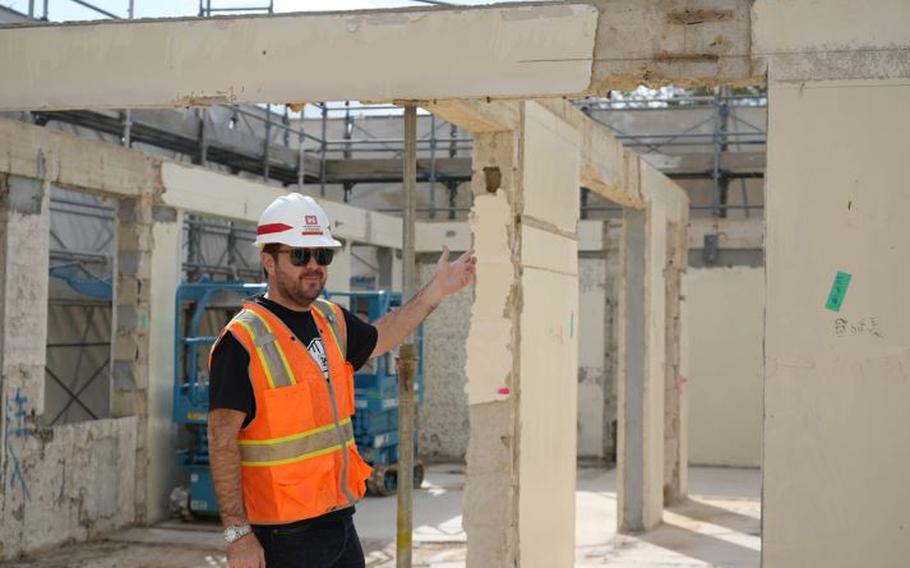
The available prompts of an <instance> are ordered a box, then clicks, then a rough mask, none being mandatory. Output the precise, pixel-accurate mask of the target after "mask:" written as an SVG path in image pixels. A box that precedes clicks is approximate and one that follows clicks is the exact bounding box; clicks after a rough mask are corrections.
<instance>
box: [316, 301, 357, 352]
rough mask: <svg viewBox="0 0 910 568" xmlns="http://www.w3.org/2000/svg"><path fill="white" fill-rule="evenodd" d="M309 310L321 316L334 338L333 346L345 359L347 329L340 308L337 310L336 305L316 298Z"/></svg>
mask: <svg viewBox="0 0 910 568" xmlns="http://www.w3.org/2000/svg"><path fill="white" fill-rule="evenodd" d="M310 308H311V309H314V310H315V311H316V313H317V314H319V315H320V316H322V319H324V320H325V321H326V323H328V324H329V330H330V331H331V332H332V335H333V336H334V338H335V344H336V345H338V348H339V349H341V356H342V357H347V352H348V334H347V328H346V327H345V322H344V314H343V313H342V312H341V308H339V307H338V305H337V304H333V303H332V302H329V301H328V300H324V299H322V298H316V299H315V300H314V301H313V303H312V304H310Z"/></svg>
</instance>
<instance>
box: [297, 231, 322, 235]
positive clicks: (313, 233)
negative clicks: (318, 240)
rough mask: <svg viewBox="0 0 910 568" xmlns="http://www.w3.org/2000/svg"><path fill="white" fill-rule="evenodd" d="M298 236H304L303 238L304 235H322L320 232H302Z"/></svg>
mask: <svg viewBox="0 0 910 568" xmlns="http://www.w3.org/2000/svg"><path fill="white" fill-rule="evenodd" d="M300 234H301V235H304V236H306V235H321V234H322V231H302V232H301V233H300Z"/></svg>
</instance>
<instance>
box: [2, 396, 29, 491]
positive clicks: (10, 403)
mask: <svg viewBox="0 0 910 568" xmlns="http://www.w3.org/2000/svg"><path fill="white" fill-rule="evenodd" d="M27 405H28V396H26V395H25V394H24V393H23V392H22V391H21V390H20V389H16V394H15V396H13V397H12V398H11V399H8V400H7V405H6V423H5V424H4V429H5V430H6V455H7V458H8V459H9V464H10V467H11V468H12V473H11V475H10V476H9V488H10V489H11V490H13V491H15V490H19V491H21V492H22V494H23V496H25V500H26V501H31V500H32V496H31V493H30V492H29V490H28V481H27V480H26V479H25V472H24V471H23V469H22V460H21V459H19V454H18V452H17V451H16V448H15V447H13V445H12V444H10V443H9V440H10V438H23V437H25V435H26V433H27V431H26V427H25V417H26V415H27V414H28V412H27Z"/></svg>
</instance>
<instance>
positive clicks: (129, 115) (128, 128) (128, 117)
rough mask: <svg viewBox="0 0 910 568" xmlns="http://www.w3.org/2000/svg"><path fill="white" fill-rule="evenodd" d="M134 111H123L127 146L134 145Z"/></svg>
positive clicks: (124, 141)
mask: <svg viewBox="0 0 910 568" xmlns="http://www.w3.org/2000/svg"><path fill="white" fill-rule="evenodd" d="M132 138H133V112H132V111H131V110H130V109H126V110H125V111H124V112H123V145H124V146H125V147H127V148H129V147H131V146H132V145H133V140H132Z"/></svg>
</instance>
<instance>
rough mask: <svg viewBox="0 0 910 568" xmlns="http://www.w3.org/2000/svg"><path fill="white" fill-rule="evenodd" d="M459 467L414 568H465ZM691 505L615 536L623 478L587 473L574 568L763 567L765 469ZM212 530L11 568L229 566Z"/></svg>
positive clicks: (420, 508) (71, 552)
mask: <svg viewBox="0 0 910 568" xmlns="http://www.w3.org/2000/svg"><path fill="white" fill-rule="evenodd" d="M463 487H464V474H463V468H462V467H461V466H433V467H432V468H430V470H429V472H428V474H427V478H426V481H425V483H424V486H423V488H422V489H421V490H420V491H417V492H416V493H415V519H416V520H415V535H414V542H415V550H414V565H415V566H427V567H430V566H432V567H434V568H449V567H456V566H464V562H465V534H464V532H463V531H462V529H461V509H462V493H463ZM689 487H690V493H691V495H692V496H691V498H690V499H689V500H688V501H687V502H685V503H682V504H680V505H678V506H675V507H672V508H670V509H669V510H667V511H666V512H665V513H664V524H663V525H662V526H661V527H659V528H658V529H657V530H654V531H651V532H649V533H646V534H642V535H638V536H625V535H617V534H616V531H615V527H616V476H615V470H610V471H605V470H603V469H593V468H588V469H579V471H578V485H577V489H576V527H575V541H576V547H575V558H576V562H575V565H576V566H603V565H607V566H611V567H628V568H632V567H635V568H642V567H657V568H660V567H673V568H689V567H703V566H718V567H726V568H746V567H758V566H759V557H760V549H761V537H760V524H761V522H760V512H761V506H760V501H759V494H760V474H759V472H758V470H749V469H727V468H690V469H689ZM355 519H356V523H357V529H358V531H359V532H360V536H361V539H362V540H363V544H364V550H365V552H366V555H367V566H370V567H371V568H387V567H391V566H394V565H395V542H394V534H395V498H394V497H384V498H370V499H367V500H365V501H364V502H363V503H361V504H360V505H358V511H357V515H356V517H355ZM219 531H220V529H219V527H218V525H217V524H216V523H213V522H197V523H189V524H186V523H180V522H168V523H163V524H162V525H159V526H157V527H154V528H133V529H127V530H124V531H120V532H117V533H114V534H111V535H108V536H107V537H106V538H104V539H101V540H98V541H95V542H91V543H87V544H81V545H72V546H65V547H61V548H58V549H54V550H50V551H47V552H44V553H41V554H36V555H33V556H30V557H28V558H24V559H22V560H19V561H16V562H7V563H3V564H0V566H3V567H4V568H7V567H9V568H12V567H17V568H64V567H66V568H119V567H122V566H130V567H134V568H152V567H155V568H208V567H218V566H227V563H226V562H225V558H224V553H223V552H222V547H221V535H220V532H219Z"/></svg>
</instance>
